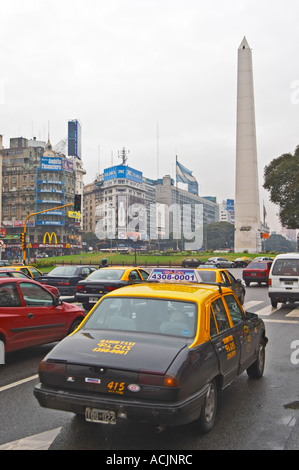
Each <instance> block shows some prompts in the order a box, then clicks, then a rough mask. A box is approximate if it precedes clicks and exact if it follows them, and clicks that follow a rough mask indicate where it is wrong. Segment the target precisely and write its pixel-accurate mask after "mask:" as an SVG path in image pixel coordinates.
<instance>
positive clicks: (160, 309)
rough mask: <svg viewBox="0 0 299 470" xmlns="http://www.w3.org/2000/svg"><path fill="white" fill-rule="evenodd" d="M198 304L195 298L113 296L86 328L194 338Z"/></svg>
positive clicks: (93, 315) (104, 300)
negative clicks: (184, 300)
mask: <svg viewBox="0 0 299 470" xmlns="http://www.w3.org/2000/svg"><path fill="white" fill-rule="evenodd" d="M196 317H197V308H196V304H195V303H193V302H181V301H173V300H167V299H165V300H164V299H163V300H161V299H149V298H136V297H134V298H133V297H132V298H130V297H129V298H128V297H114V298H113V297H110V298H108V297H107V298H105V299H103V300H102V302H100V303H99V304H98V306H97V307H96V308H95V310H94V311H93V312H92V315H91V316H90V317H89V318H88V319H87V321H86V323H85V324H84V327H83V328H84V329H88V330H90V329H95V330H118V331H135V332H138V333H157V334H163V335H170V336H173V335H174V336H181V337H184V338H192V337H194V336H195V331H196Z"/></svg>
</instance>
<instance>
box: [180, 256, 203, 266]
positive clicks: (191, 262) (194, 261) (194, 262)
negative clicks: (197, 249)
mask: <svg viewBox="0 0 299 470" xmlns="http://www.w3.org/2000/svg"><path fill="white" fill-rule="evenodd" d="M201 264H205V263H204V262H203V261H201V260H200V259H198V258H186V259H184V260H183V261H182V268H197V267H198V266H200V265H201Z"/></svg>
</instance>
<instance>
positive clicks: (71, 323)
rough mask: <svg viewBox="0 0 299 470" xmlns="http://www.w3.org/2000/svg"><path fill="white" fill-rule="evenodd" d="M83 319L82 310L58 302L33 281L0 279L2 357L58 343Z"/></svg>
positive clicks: (0, 349)
mask: <svg viewBox="0 0 299 470" xmlns="http://www.w3.org/2000/svg"><path fill="white" fill-rule="evenodd" d="M84 317H85V312H84V310H82V309H81V308H80V307H78V306H77V305H73V304H67V303H64V302H62V301H61V300H60V299H58V298H57V297H55V296H54V295H52V294H51V293H50V292H49V291H48V290H47V289H46V288H44V287H43V286H41V285H40V284H39V283H38V282H36V281H33V280H31V279H21V278H18V279H17V278H8V277H5V278H4V277H2V278H0V346H2V344H4V351H5V353H7V352H11V351H16V350H19V349H25V348H29V347H32V346H37V345H40V344H46V343H51V342H53V341H60V340H61V339H62V338H64V337H65V336H66V335H68V334H69V333H71V332H72V331H74V330H75V329H76V328H77V327H78V325H79V324H80V323H81V322H82V320H83V319H84ZM2 349H3V346H2V347H0V355H1V351H2ZM1 361H2V362H4V361H3V358H1V357H0V363H2V362H1Z"/></svg>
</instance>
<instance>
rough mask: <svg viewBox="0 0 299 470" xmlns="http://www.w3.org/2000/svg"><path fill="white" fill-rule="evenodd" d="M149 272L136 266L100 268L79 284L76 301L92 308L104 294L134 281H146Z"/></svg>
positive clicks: (85, 307) (84, 306)
mask: <svg viewBox="0 0 299 470" xmlns="http://www.w3.org/2000/svg"><path fill="white" fill-rule="evenodd" d="M147 278H148V272H147V271H145V270H144V269H140V268H134V267H122V268H121V267H111V268H104V269H98V270H97V271H95V272H93V273H91V274H90V275H89V276H88V277H87V278H86V279H84V281H80V282H78V284H77V291H76V301H77V302H81V303H82V305H83V308H84V309H85V310H90V308H91V307H93V306H94V305H95V304H96V303H97V301H98V300H99V299H100V298H101V297H103V295H105V294H107V293H108V292H111V291H113V290H115V289H118V288H119V287H123V286H127V285H128V284H132V283H133V282H141V281H145V280H146V279H147Z"/></svg>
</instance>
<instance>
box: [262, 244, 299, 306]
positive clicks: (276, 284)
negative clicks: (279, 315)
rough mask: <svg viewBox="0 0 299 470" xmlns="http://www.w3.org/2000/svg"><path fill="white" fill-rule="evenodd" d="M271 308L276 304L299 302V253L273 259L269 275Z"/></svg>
mask: <svg viewBox="0 0 299 470" xmlns="http://www.w3.org/2000/svg"><path fill="white" fill-rule="evenodd" d="M268 294H269V297H270V300H271V305H272V307H277V304H278V302H297V301H299V253H286V254H283V255H278V256H276V258H275V259H274V261H273V263H272V266H271V270H270V274H269V291H268Z"/></svg>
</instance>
